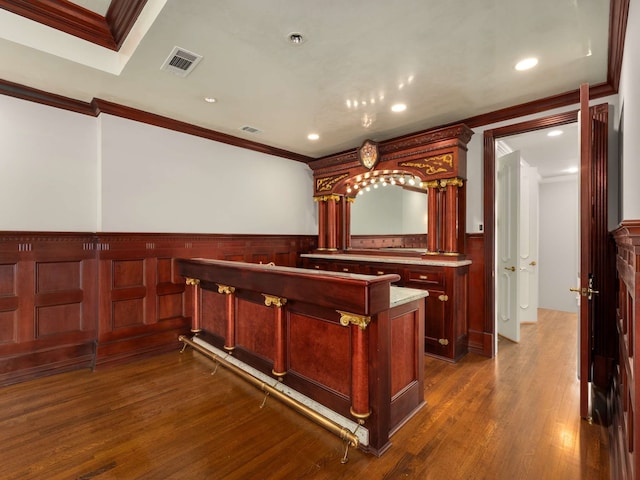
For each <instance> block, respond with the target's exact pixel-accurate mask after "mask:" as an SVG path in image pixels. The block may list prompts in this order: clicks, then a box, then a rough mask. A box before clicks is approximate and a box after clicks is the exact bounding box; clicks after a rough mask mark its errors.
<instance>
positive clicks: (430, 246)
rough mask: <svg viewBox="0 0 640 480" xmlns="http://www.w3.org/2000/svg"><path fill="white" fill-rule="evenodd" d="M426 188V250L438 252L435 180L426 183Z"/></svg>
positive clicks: (437, 185)
mask: <svg viewBox="0 0 640 480" xmlns="http://www.w3.org/2000/svg"><path fill="white" fill-rule="evenodd" d="M425 185H426V187H427V250H428V251H429V252H437V251H438V187H439V183H438V181H437V180H434V181H431V182H426V183H425Z"/></svg>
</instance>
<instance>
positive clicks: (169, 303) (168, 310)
mask: <svg viewBox="0 0 640 480" xmlns="http://www.w3.org/2000/svg"><path fill="white" fill-rule="evenodd" d="M181 315H182V294H180V293H177V294H173V295H162V296H160V297H158V320H165V319H168V318H175V317H179V316H181Z"/></svg>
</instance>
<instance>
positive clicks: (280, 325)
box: [262, 293, 287, 379]
mask: <svg viewBox="0 0 640 480" xmlns="http://www.w3.org/2000/svg"><path fill="white" fill-rule="evenodd" d="M262 296H263V297H264V304H265V305H266V306H267V307H270V306H271V305H273V306H274V307H275V313H274V318H275V345H274V347H275V353H274V358H273V369H272V370H271V373H273V374H274V375H275V376H276V377H278V378H279V379H281V378H282V377H284V376H285V375H286V374H287V360H286V351H287V349H286V338H285V316H284V313H285V312H284V308H283V307H284V306H285V305H286V303H287V299H286V298H282V297H275V296H273V295H267V294H266V293H263V294H262Z"/></svg>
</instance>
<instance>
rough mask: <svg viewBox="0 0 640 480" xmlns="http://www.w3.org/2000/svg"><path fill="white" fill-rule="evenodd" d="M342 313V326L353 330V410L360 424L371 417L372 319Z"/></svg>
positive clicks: (351, 409) (352, 413)
mask: <svg viewBox="0 0 640 480" xmlns="http://www.w3.org/2000/svg"><path fill="white" fill-rule="evenodd" d="M338 313H340V324H341V325H344V326H345V327H346V326H348V327H349V328H351V408H350V409H349V410H350V413H351V415H353V416H354V417H355V418H357V419H358V421H359V422H361V423H362V422H364V420H365V419H367V418H369V415H371V409H370V407H369V336H368V335H367V332H366V329H367V325H369V322H371V317H367V316H364V315H356V314H353V313H348V312H341V311H338Z"/></svg>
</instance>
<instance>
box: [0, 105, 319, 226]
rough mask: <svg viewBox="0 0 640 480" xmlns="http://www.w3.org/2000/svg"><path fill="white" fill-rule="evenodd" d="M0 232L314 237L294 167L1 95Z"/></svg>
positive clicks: (306, 190) (307, 194) (304, 189)
mask: <svg viewBox="0 0 640 480" xmlns="http://www.w3.org/2000/svg"><path fill="white" fill-rule="evenodd" d="M0 145H2V155H0V230H5V231H7V230H34V231H73V232H96V231H98V232H100V231H102V232H129V231H131V232H158V233H162V232H169V233H171V232H184V233H239V234H242V233H246V234H291V235H314V234H316V233H317V213H316V205H315V204H314V202H313V174H312V171H311V169H310V168H309V167H308V166H307V165H305V164H303V163H300V162H295V161H292V160H287V159H283V158H280V157H274V156H271V155H266V154H263V153H258V152H254V151H252V150H246V149H243V148H237V147H233V146H231V145H226V144H223V143H218V142H213V141H210V140H205V139H202V138H199V137H194V136H190V135H186V134H183V133H177V132H173V131H171V130H167V129H163V128H158V127H154V126H151V125H146V124H142V123H138V122H134V121H131V120H126V119H123V118H119V117H114V116H110V115H104V114H103V115H101V116H100V117H98V118H94V117H91V116H87V115H80V114H77V113H73V112H68V111H65V110H60V109H57V108H52V107H48V106H43V105H39V104H37V103H33V102H28V101H24V100H20V99H15V98H12V97H7V96H0Z"/></svg>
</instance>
